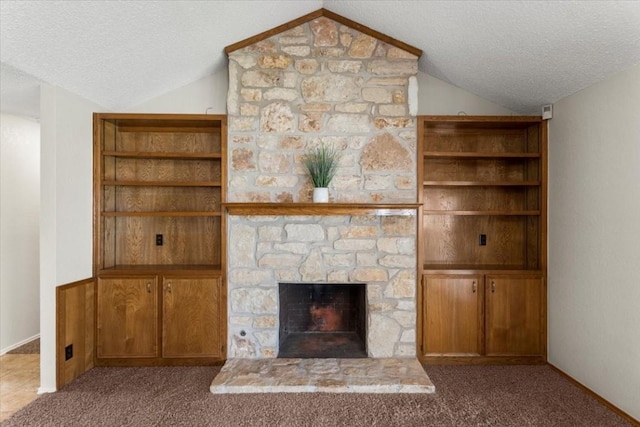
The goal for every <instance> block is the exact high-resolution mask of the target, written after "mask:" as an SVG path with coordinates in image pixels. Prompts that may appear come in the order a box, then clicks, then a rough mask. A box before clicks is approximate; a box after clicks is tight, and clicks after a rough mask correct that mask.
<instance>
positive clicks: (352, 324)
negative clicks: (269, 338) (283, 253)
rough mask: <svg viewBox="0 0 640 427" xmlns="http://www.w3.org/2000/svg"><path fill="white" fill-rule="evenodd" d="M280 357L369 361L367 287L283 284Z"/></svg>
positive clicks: (355, 284) (356, 284) (280, 295)
mask: <svg viewBox="0 0 640 427" xmlns="http://www.w3.org/2000/svg"><path fill="white" fill-rule="evenodd" d="M279 298H280V330H279V338H280V340H279V341H280V348H279V350H278V357H292V358H334V357H335V358H361V357H367V346H366V342H367V340H366V318H367V316H366V307H367V305H366V285H365V284H363V283H347V284H324V283H322V284H318V283H313V284H311V283H302V284H301V283H280V285H279Z"/></svg>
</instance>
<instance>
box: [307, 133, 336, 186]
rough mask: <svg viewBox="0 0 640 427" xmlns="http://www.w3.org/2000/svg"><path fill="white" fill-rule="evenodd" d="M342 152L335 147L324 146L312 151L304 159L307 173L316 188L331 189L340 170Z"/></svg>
mask: <svg viewBox="0 0 640 427" xmlns="http://www.w3.org/2000/svg"><path fill="white" fill-rule="evenodd" d="M339 161H340V152H339V151H338V149H337V148H335V147H333V146H332V147H328V146H326V145H324V144H321V145H319V146H318V147H315V148H313V149H311V150H310V151H309V152H308V153H307V154H305V155H304V157H302V164H304V166H305V167H306V168H307V172H308V173H309V176H310V177H311V180H312V181H313V186H314V187H316V188H325V187H329V183H330V182H331V180H332V179H333V177H334V176H335V174H336V171H337V170H338V162H339Z"/></svg>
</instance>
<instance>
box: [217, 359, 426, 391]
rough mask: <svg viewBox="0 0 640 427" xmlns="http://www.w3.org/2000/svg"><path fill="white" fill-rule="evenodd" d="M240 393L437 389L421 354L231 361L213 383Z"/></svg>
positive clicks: (223, 388) (220, 388)
mask: <svg viewBox="0 0 640 427" xmlns="http://www.w3.org/2000/svg"><path fill="white" fill-rule="evenodd" d="M210 390H211V393H213V394H225V393H228V394H236V393H435V390H436V388H435V386H434V385H433V383H432V382H431V380H430V379H429V377H428V376H427V374H426V372H425V371H424V369H423V368H422V365H421V364H420V362H419V361H418V359H415V358H380V359H375V358H367V359H228V360H227V361H226V363H225V364H224V366H223V367H222V369H221V370H220V373H219V374H218V375H217V376H216V377H215V378H214V379H213V382H212V383H211V387H210Z"/></svg>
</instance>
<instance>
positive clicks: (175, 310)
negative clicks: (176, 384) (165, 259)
mask: <svg viewBox="0 0 640 427" xmlns="http://www.w3.org/2000/svg"><path fill="white" fill-rule="evenodd" d="M221 288H222V278H221V277H206V278H201V277H200V278H195V277H193V278H184V277H164V278H163V321H162V356H163V357H216V358H222V345H223V342H224V341H223V340H224V339H225V338H224V337H222V336H221V327H220V325H221V323H222V322H223V321H224V319H221V318H220V317H221V315H222V314H223V312H224V311H223V310H221V304H222V300H223V298H222V295H221V294H222V292H221Z"/></svg>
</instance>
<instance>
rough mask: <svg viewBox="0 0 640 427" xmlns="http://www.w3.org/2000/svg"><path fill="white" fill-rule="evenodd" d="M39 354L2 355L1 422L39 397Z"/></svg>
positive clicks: (0, 385) (0, 371)
mask: <svg viewBox="0 0 640 427" xmlns="http://www.w3.org/2000/svg"><path fill="white" fill-rule="evenodd" d="M39 386H40V355H39V354H4V355H2V356H0V422H2V421H4V420H6V419H7V418H9V417H10V416H11V415H13V413H15V412H17V411H18V410H20V409H21V408H22V407H24V406H26V405H27V404H29V403H30V402H31V401H33V400H34V399H35V398H36V397H38V394H37V393H38V387H39Z"/></svg>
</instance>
